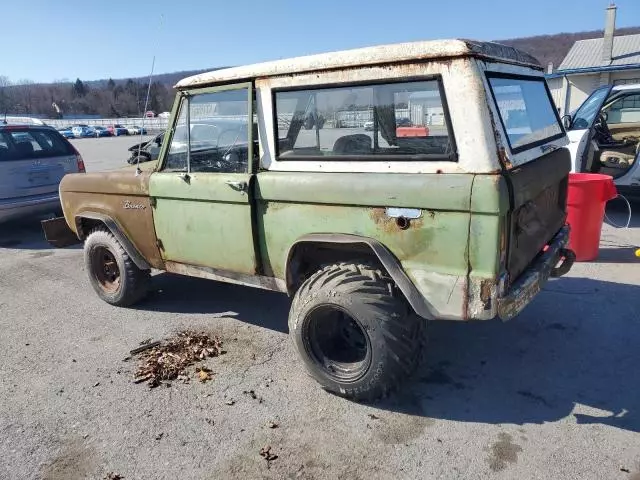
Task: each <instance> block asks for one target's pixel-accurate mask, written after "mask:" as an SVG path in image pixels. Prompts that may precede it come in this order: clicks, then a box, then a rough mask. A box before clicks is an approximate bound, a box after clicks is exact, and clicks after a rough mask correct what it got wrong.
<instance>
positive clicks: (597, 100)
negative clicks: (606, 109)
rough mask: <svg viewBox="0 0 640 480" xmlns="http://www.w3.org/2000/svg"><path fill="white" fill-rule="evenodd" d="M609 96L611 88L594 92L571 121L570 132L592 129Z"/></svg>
mask: <svg viewBox="0 0 640 480" xmlns="http://www.w3.org/2000/svg"><path fill="white" fill-rule="evenodd" d="M608 95H609V87H604V88H600V89H598V90H596V91H595V92H593V93H592V94H591V96H590V97H589V98H587V99H586V100H585V102H584V103H583V104H582V105H580V108H578V110H577V111H576V113H575V115H574V116H573V118H572V119H571V128H570V130H576V129H577V130H584V129H586V128H590V127H591V124H592V123H593V121H594V120H595V118H596V115H597V114H598V112H599V111H600V107H602V104H603V103H604V101H605V99H606V97H607V96H608Z"/></svg>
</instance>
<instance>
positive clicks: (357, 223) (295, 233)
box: [257, 172, 473, 319]
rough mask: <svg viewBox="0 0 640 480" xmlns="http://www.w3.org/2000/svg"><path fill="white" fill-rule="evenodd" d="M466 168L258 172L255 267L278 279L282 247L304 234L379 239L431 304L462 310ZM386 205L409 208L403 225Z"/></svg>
mask: <svg viewBox="0 0 640 480" xmlns="http://www.w3.org/2000/svg"><path fill="white" fill-rule="evenodd" d="M472 183H473V175H465V174H458V175H451V174H449V175H438V174H423V175H411V174H393V173H311V172H306V173H296V172H263V173H260V174H258V175H257V184H258V185H257V210H258V211H257V227H258V236H259V237H258V238H259V247H260V253H261V257H262V259H263V269H264V271H265V273H267V274H272V275H273V276H275V277H277V278H281V279H284V278H285V268H286V258H287V253H288V251H289V248H290V247H291V246H292V245H293V244H294V243H295V242H296V240H297V239H298V238H300V237H302V236H303V235H306V234H310V233H343V234H353V235H360V236H364V237H369V238H374V239H376V240H378V241H380V242H381V243H383V244H384V245H385V246H386V247H387V248H388V249H389V250H390V251H391V252H392V253H393V254H394V255H395V257H396V258H397V259H398V261H399V262H400V264H401V266H402V267H403V269H404V270H405V272H406V273H407V275H408V276H409V277H410V278H411V280H412V281H413V283H414V284H415V285H416V287H417V288H418V290H419V291H420V292H421V293H422V294H423V295H424V296H425V298H426V299H427V300H428V301H429V303H430V304H431V305H432V306H433V307H434V308H435V309H436V310H437V311H438V316H439V317H440V318H454V319H457V318H464V317H466V309H467V306H466V304H465V302H466V292H467V276H468V270H469V254H468V238H469V228H470V219H471V213H470V211H469V210H470V204H471V191H472ZM386 207H404V208H417V209H421V210H422V216H421V217H420V218H419V219H416V220H412V221H411V224H410V226H409V228H407V229H405V230H403V229H401V228H399V227H398V226H397V224H396V221H395V219H394V218H390V217H389V216H388V215H387V212H386Z"/></svg>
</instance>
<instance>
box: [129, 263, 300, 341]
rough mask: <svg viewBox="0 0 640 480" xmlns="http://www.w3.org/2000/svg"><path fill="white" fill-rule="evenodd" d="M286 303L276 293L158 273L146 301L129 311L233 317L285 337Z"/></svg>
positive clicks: (286, 327)
mask: <svg viewBox="0 0 640 480" xmlns="http://www.w3.org/2000/svg"><path fill="white" fill-rule="evenodd" d="M290 303H291V302H290V300H289V298H288V297H287V296H286V295H285V294H282V293H278V292H271V291H268V290H259V289H254V288H249V287H243V286H239V285H233V284H230V283H223V282H216V281H213V280H205V279H202V278H195V277H187V276H181V275H174V274H171V273H166V272H162V273H158V274H157V275H154V276H153V277H152V291H151V294H150V295H149V296H148V297H147V299H145V301H143V302H141V303H140V304H138V305H136V306H135V307H133V308H138V309H140V310H147V311H155V312H169V313H202V314H212V315H217V316H227V317H236V316H237V317H238V319H239V320H240V321H243V322H245V323H250V324H252V325H257V326H261V327H264V328H268V329H270V330H274V331H277V332H282V333H288V332H289V328H288V326H287V317H288V314H289V305H290Z"/></svg>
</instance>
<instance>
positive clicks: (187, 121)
mask: <svg viewBox="0 0 640 480" xmlns="http://www.w3.org/2000/svg"><path fill="white" fill-rule="evenodd" d="M248 95H249V91H248V89H247V88H241V89H234V90H221V91H217V92H210V93H202V94H196V95H189V96H185V97H184V98H183V99H182V101H181V104H180V111H179V114H178V119H177V121H176V124H175V126H174V132H173V136H172V138H171V143H170V145H169V152H168V154H167V160H166V162H165V167H164V170H165V171H185V172H187V171H188V172H221V173H243V172H247V171H248V164H249V162H248V158H249V150H250V149H249V120H248V111H249V96H248ZM254 140H255V139H254Z"/></svg>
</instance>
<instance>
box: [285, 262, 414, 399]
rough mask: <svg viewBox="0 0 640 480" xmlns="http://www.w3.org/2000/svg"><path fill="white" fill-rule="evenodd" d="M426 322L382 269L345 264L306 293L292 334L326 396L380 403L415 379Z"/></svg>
mask: <svg viewBox="0 0 640 480" xmlns="http://www.w3.org/2000/svg"><path fill="white" fill-rule="evenodd" d="M425 322H426V321H425V320H424V319H422V318H419V317H418V316H417V315H415V314H414V313H413V311H412V310H411V308H410V307H409V305H408V304H407V302H406V300H405V299H404V297H403V296H402V294H401V293H400V292H399V291H398V289H397V287H396V285H395V283H394V282H393V280H392V279H391V278H389V277H388V276H387V275H386V274H385V273H383V272H382V271H381V270H379V269H377V268H375V267H374V266H372V265H369V264H365V263H340V264H334V265H329V266H327V267H325V268H323V269H321V270H319V271H318V272H316V273H315V274H313V275H312V276H311V277H310V278H308V279H307V280H306V281H305V282H304V283H303V284H302V286H301V287H300V288H299V289H298V291H297V292H296V294H295V296H294V299H293V302H292V306H291V311H290V313H289V333H290V334H291V336H292V339H293V343H294V344H295V346H296V349H297V350H298V353H299V354H300V356H301V357H302V360H303V362H304V364H305V367H306V368H307V370H308V372H309V373H310V374H311V376H312V377H313V378H314V379H315V380H316V381H317V382H318V383H320V385H322V387H323V388H324V389H325V390H328V391H330V392H332V393H335V394H337V395H339V396H342V397H345V398H349V399H351V400H355V401H359V402H373V401H376V400H379V399H381V398H384V397H386V396H387V395H388V394H390V393H391V392H393V391H395V390H397V388H398V387H399V386H400V384H401V383H402V382H403V381H404V380H406V379H407V378H408V377H409V376H410V375H411V374H412V373H413V371H414V369H415V367H416V366H417V365H418V363H419V362H420V359H421V352H422V350H423V345H424V337H425V335H424V331H425Z"/></svg>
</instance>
